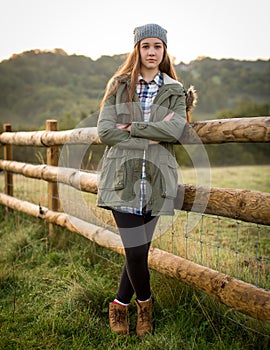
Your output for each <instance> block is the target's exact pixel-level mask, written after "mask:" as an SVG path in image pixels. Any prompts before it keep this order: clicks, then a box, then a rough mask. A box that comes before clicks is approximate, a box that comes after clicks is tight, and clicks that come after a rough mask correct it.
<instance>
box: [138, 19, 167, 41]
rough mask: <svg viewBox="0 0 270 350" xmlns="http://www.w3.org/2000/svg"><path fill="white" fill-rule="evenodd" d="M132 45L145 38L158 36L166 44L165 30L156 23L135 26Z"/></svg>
mask: <svg viewBox="0 0 270 350" xmlns="http://www.w3.org/2000/svg"><path fill="white" fill-rule="evenodd" d="M133 34H134V46H136V45H137V43H138V42H139V41H141V40H142V39H145V38H159V39H160V40H162V41H163V42H164V44H165V45H166V46H167V30H166V29H164V28H162V27H161V26H159V25H158V24H154V23H150V24H146V25H144V26H141V27H136V28H135V29H134V31H133Z"/></svg>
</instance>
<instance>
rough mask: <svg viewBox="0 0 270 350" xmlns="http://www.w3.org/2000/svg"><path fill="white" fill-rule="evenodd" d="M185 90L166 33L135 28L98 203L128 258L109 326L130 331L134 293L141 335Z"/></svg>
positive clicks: (107, 137) (148, 325)
mask: <svg viewBox="0 0 270 350" xmlns="http://www.w3.org/2000/svg"><path fill="white" fill-rule="evenodd" d="M185 99H186V93H185V90H184V88H183V86H182V84H181V83H180V82H179V81H178V80H177V76H176V73H175V70H174V67H173V64H172V62H171V60H170V57H169V55H168V53H167V31H166V30H165V29H164V28H162V27H161V26H159V25H157V24H152V23H151V24H146V25H143V26H141V27H137V28H135V30H134V50H133V51H132V52H131V53H130V54H129V56H128V58H127V59H126V61H125V62H124V64H123V65H122V66H121V67H120V68H119V70H118V71H117V72H116V73H115V74H114V76H113V77H112V79H111V80H110V81H109V83H108V85H107V88H106V91H105V95H104V98H103V100H102V103H101V112H100V116H99V120H98V135H99V137H100V140H101V141H102V143H104V144H106V145H107V147H106V150H105V153H104V158H103V163H102V171H101V176H100V182H99V191H98V202H97V205H98V206H100V207H103V208H107V209H110V210H112V213H113V216H114V219H115V222H116V224H117V227H118V229H119V233H120V236H121V239H122V242H123V245H124V248H125V255H126V261H125V265H124V268H123V272H122V276H121V279H120V283H119V288H118V291H117V293H116V296H115V300H114V301H112V302H111V303H110V304H109V319H110V327H111V329H112V330H113V331H115V332H116V333H118V334H128V333H129V324H128V318H127V313H128V307H129V304H130V302H131V299H132V297H133V295H134V294H135V296H136V299H135V303H136V305H137V310H138V322H137V327H136V332H137V335H138V336H139V337H142V336H144V335H146V334H147V333H152V332H153V322H152V311H153V301H154V299H153V295H152V291H151V288H150V275H149V270H148V252H149V248H150V244H151V239H152V236H153V233H154V230H155V226H156V224H157V221H158V218H159V216H160V215H173V214H174V206H173V201H174V198H175V197H176V194H177V184H178V182H177V167H178V165H177V162H176V160H175V156H174V151H173V144H174V143H176V142H177V141H178V140H179V139H180V137H181V135H182V133H183V130H184V126H185V123H186V102H185Z"/></svg>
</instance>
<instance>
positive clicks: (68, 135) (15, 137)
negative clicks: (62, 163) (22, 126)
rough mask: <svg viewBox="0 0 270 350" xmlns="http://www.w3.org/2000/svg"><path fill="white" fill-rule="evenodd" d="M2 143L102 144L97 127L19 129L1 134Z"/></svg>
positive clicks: (30, 144)
mask: <svg viewBox="0 0 270 350" xmlns="http://www.w3.org/2000/svg"><path fill="white" fill-rule="evenodd" d="M0 144H13V145H17V146H37V147H50V146H61V145H65V144H86V145H90V144H101V142H100V140H99V137H98V135H97V128H96V127H92V128H80V129H72V130H64V131H47V130H46V131H45V130H44V131H28V132H25V131H18V132H5V133H2V134H1V135H0Z"/></svg>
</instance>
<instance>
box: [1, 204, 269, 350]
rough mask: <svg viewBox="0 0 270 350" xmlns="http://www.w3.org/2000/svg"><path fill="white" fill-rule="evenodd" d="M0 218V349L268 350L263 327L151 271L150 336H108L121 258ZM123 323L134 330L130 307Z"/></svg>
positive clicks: (36, 224) (59, 233)
mask: <svg viewBox="0 0 270 350" xmlns="http://www.w3.org/2000/svg"><path fill="white" fill-rule="evenodd" d="M0 216H1V218H0V219H1V229H0V348H1V349H7V350H9V349H10V350H11V349H12V350H13V349H20V350H21V349H27V350H32V349H52V350H60V349H63V350H67V349H74V350H75V349H76V350H78V349H102V350H103V349H136V350H137V349H138V350H140V349H166V350H167V349H168V350H169V349H175V350H176V349H177V350H179V349H198V350H204V349H205V350H206V349H207V350H208V349H215V350H219V349H220V350H221V349H222V350H223V349H224V350H225V349H226V350H227V349H232V350H237V349H239V350H240V349H241V350H242V349H243V350H244V349H245V350H246V349H268V345H269V339H270V338H269V337H270V331H269V327H267V325H265V324H262V323H259V322H257V321H255V320H252V319H248V318H246V317H245V316H243V315H237V316H236V318H235V317H234V316H235V315H234V314H235V313H234V312H233V311H232V310H229V309H227V308H225V307H224V306H222V305H220V304H218V303H217V302H215V301H214V300H212V299H210V298H208V297H207V296H206V295H204V294H203V293H200V292H198V291H195V290H193V289H192V288H190V287H188V286H186V285H184V284H182V283H181V282H179V281H175V280H172V279H170V278H168V277H165V276H163V275H160V274H158V273H156V272H154V271H152V272H151V278H152V288H153V290H154V293H155V299H156V303H155V334H154V335H153V336H147V337H146V338H145V339H143V340H139V339H137V337H136V335H135V333H134V331H132V333H131V335H130V336H129V337H125V336H117V335H114V334H112V333H111V331H110V329H109V325H108V302H109V301H111V300H112V298H113V297H114V293H115V291H116V289H117V285H118V279H119V275H120V273H121V268H122V264H123V259H124V258H123V257H122V256H118V255H117V254H115V253H113V252H111V251H108V250H105V249H102V248H101V247H98V246H97V245H95V244H94V243H92V242H90V241H88V240H86V239H85V238H84V237H81V236H76V235H74V234H72V233H69V232H67V231H65V230H63V229H61V228H57V230H56V236H55V237H54V238H52V239H50V240H49V239H48V236H47V227H46V225H44V224H43V223H42V222H40V221H38V220H34V219H29V217H26V216H22V215H18V214H16V213H14V214H13V215H10V216H9V218H8V219H6V218H5V217H4V211H3V208H2V207H0ZM225 314H227V316H230V317H231V318H234V319H235V320H237V321H238V323H241V324H242V325H240V324H237V323H236V322H232V321H231V320H230V319H229V318H228V317H225V316H224V315H225ZM221 315H223V316H221ZM130 323H131V328H132V329H133V330H134V327H135V323H136V310H135V305H134V303H132V305H131V307H130ZM243 325H245V327H244V326H243ZM246 327H250V328H253V329H256V330H257V332H259V333H257V332H256V331H251V330H249V329H248V328H246ZM263 334H265V335H263ZM266 335H268V336H266Z"/></svg>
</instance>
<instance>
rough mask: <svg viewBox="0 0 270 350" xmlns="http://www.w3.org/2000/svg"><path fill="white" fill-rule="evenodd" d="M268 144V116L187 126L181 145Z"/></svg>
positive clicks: (200, 122) (205, 122) (269, 132)
mask: <svg viewBox="0 0 270 350" xmlns="http://www.w3.org/2000/svg"><path fill="white" fill-rule="evenodd" d="M200 142H201V143H203V144H220V143H224V142H226V143H228V142H270V116H267V117H253V118H231V119H217V120H206V121H198V122H193V123H190V124H187V125H186V127H185V130H184V133H183V136H182V137H181V139H180V143H181V144H196V143H200Z"/></svg>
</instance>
